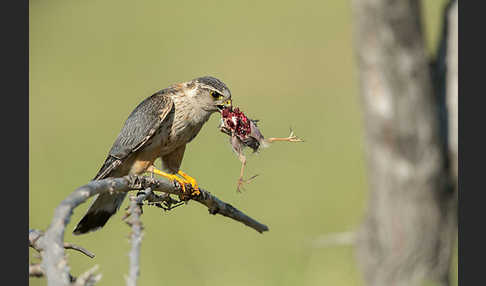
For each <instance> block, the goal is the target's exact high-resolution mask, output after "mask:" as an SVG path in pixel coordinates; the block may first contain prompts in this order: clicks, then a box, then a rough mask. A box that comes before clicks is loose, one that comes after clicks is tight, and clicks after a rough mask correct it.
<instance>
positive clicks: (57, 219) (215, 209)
mask: <svg viewBox="0 0 486 286" xmlns="http://www.w3.org/2000/svg"><path fill="white" fill-rule="evenodd" d="M149 187H150V188H151V189H152V191H159V192H165V193H167V194H174V195H179V196H180V197H184V198H185V199H192V200H195V201H197V202H199V203H201V204H203V205H205V206H206V207H208V209H209V213H211V214H217V213H219V214H221V215H223V216H226V217H229V218H232V219H234V220H236V221H239V222H241V223H243V224H245V225H247V226H249V227H251V228H253V229H255V230H256V231H258V232H260V233H262V232H264V231H268V227H267V226H266V225H264V224H261V223H259V222H258V221H256V220H254V219H252V218H251V217H249V216H247V215H246V214H244V213H243V212H241V211H239V210H238V209H236V208H234V207H233V206H231V205H230V204H228V203H225V202H223V201H221V200H219V199H218V198H217V197H215V196H214V195H212V194H211V193H209V192H208V191H206V190H204V189H202V188H200V192H201V193H200V195H197V196H195V197H190V198H188V197H187V193H183V191H182V188H181V186H180V185H179V184H178V183H177V182H170V181H168V180H167V179H165V178H163V179H160V180H156V179H152V178H148V177H142V176H125V177H122V178H108V179H104V180H100V181H91V182H89V183H88V184H86V185H84V186H82V187H79V188H78V189H76V190H75V191H74V192H72V193H71V194H70V195H69V196H68V197H67V198H66V199H64V200H63V201H62V202H61V203H60V204H59V206H58V207H57V208H56V210H55V212H54V216H53V219H52V221H51V224H50V226H49V228H48V229H47V231H46V234H45V238H44V243H43V249H45V254H44V257H43V260H42V266H43V268H44V269H45V273H46V276H47V281H48V285H50V286H52V285H55V286H57V285H69V266H68V263H67V261H66V259H65V255H64V242H63V238H64V231H65V228H66V225H67V224H68V223H69V220H70V218H71V215H72V212H73V210H74V208H76V207H77V206H78V205H80V204H81V203H83V202H85V201H86V200H87V199H88V198H89V197H91V196H94V195H96V194H98V193H101V192H128V191H130V190H142V189H147V188H149ZM187 189H189V188H187ZM189 193H190V192H189Z"/></svg>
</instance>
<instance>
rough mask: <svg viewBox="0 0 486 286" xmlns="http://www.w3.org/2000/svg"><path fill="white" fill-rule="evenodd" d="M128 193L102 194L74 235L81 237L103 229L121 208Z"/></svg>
mask: <svg viewBox="0 0 486 286" xmlns="http://www.w3.org/2000/svg"><path fill="white" fill-rule="evenodd" d="M126 194H127V193H114V194H110V193H102V194H99V195H97V196H96V199H95V200H94V201H93V203H92V204H91V206H90V207H89V209H88V211H87V212H86V214H85V215H84V217H83V218H82V219H81V221H80V222H79V223H78V225H77V226H76V228H75V229H74V231H73V234H75V235H79V234H84V233H87V232H90V231H95V230H97V229H100V228H101V227H103V226H104V225H105V224H106V222H107V221H108V220H109V219H110V217H111V216H112V215H114V214H115V213H116V211H117V210H118V209H119V208H120V206H121V204H122V203H123V200H124V199H125V196H126Z"/></svg>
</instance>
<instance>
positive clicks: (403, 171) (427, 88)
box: [352, 0, 457, 285]
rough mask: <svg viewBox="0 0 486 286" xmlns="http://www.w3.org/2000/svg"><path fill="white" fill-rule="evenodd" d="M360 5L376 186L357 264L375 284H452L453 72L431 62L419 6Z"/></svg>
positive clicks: (357, 37)
mask: <svg viewBox="0 0 486 286" xmlns="http://www.w3.org/2000/svg"><path fill="white" fill-rule="evenodd" d="M453 2H454V3H456V4H455V5H456V6H457V2H455V1H453ZM352 5H353V13H354V44H355V50H356V53H357V58H358V70H359V77H360V94H361V102H362V106H363V111H364V128H365V149H366V161H367V170H368V181H369V188H370V196H369V201H368V208H367V212H366V215H365V219H364V222H363V224H362V226H361V228H360V231H359V233H358V238H357V243H358V245H357V258H358V261H359V264H360V266H361V268H362V271H363V273H364V278H365V281H366V284H367V285H420V284H422V283H423V282H424V280H429V281H437V282H439V283H440V284H441V285H448V284H449V272H450V270H449V269H450V261H451V254H452V249H453V245H454V241H455V237H456V233H457V212H456V208H457V204H456V203H457V196H456V192H455V190H456V189H457V188H454V187H452V186H453V180H452V179H451V174H452V173H453V172H451V169H454V167H453V166H451V165H453V164H457V160H455V161H454V160H453V159H452V158H450V157H449V156H450V155H449V154H450V152H449V150H448V148H449V143H448V142H447V136H444V135H447V134H452V133H453V132H452V131H451V130H449V129H448V128H449V127H451V126H452V125H453V124H450V123H449V122H448V121H450V120H453V119H450V118H448V117H447V116H445V117H441V116H440V115H441V114H451V112H449V113H447V109H444V108H446V104H441V101H442V102H445V101H444V100H445V96H442V98H441V97H440V95H439V91H440V90H443V91H445V90H446V89H450V87H449V85H445V82H446V80H442V83H439V82H438V79H439V78H440V77H441V76H442V77H443V78H445V73H446V70H447V69H443V70H441V71H439V69H438V68H436V67H438V66H439V65H440V64H439V63H438V62H436V63H435V64H434V65H429V60H428V58H427V55H426V49H425V44H424V36H423V31H422V23H421V17H420V2H419V1H418V0H353V3H352ZM456 13H457V9H456ZM456 18H457V16H456ZM455 29H456V30H457V24H456V27H455ZM447 30H448V29H446V30H445V33H443V38H444V37H447ZM456 34H457V31H456ZM445 50H446V51H445V54H447V49H445ZM451 52H453V51H452V50H451ZM454 52H455V53H456V54H455V55H453V54H452V55H450V56H451V57H454V56H455V57H456V58H457V49H455V51H454ZM440 60H441V59H437V61H440ZM449 61H450V60H448V62H449ZM456 61H457V60H456ZM455 76H456V78H457V72H456V75H455ZM449 80H450V79H449V78H447V81H449ZM456 85H457V83H456ZM446 94H447V97H448V98H450V97H451V95H450V94H448V93H446ZM456 98H457V88H456ZM449 106H451V105H449ZM452 108H457V105H456V107H452ZM456 113H457V111H456ZM455 120H456V121H457V116H456V118H455ZM444 128H445V129H444ZM454 128H456V130H457V124H455V127H454ZM441 130H449V131H448V132H443V131H441ZM456 134H457V131H456ZM451 145H452V144H451ZM456 150H457V148H456ZM456 155H457V151H456ZM451 159H452V160H451ZM456 166H457V165H456ZM455 168H456V170H457V167H455ZM456 182H457V181H456Z"/></svg>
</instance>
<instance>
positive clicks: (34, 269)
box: [29, 263, 44, 277]
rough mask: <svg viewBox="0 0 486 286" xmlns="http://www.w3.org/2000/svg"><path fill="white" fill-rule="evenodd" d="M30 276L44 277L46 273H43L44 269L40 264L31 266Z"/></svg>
mask: <svg viewBox="0 0 486 286" xmlns="http://www.w3.org/2000/svg"><path fill="white" fill-rule="evenodd" d="M29 276H30V277H44V271H42V267H41V265H40V263H38V264H32V263H31V264H29Z"/></svg>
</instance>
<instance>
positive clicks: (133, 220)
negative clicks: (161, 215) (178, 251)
mask: <svg viewBox="0 0 486 286" xmlns="http://www.w3.org/2000/svg"><path fill="white" fill-rule="evenodd" d="M151 194H152V189H151V188H150V187H149V188H147V189H145V192H139V193H138V194H137V196H136V197H130V205H129V207H128V215H129V217H128V218H127V219H126V223H127V224H128V225H129V226H130V227H131V228H132V231H131V239H132V249H131V250H130V254H129V257H130V268H129V272H128V278H127V286H136V285H137V279H138V276H139V275H140V246H141V244H142V235H143V233H142V230H143V225H142V221H141V220H140V216H141V215H142V202H143V201H144V200H145V199H147V197H149V196H150V195H151Z"/></svg>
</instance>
